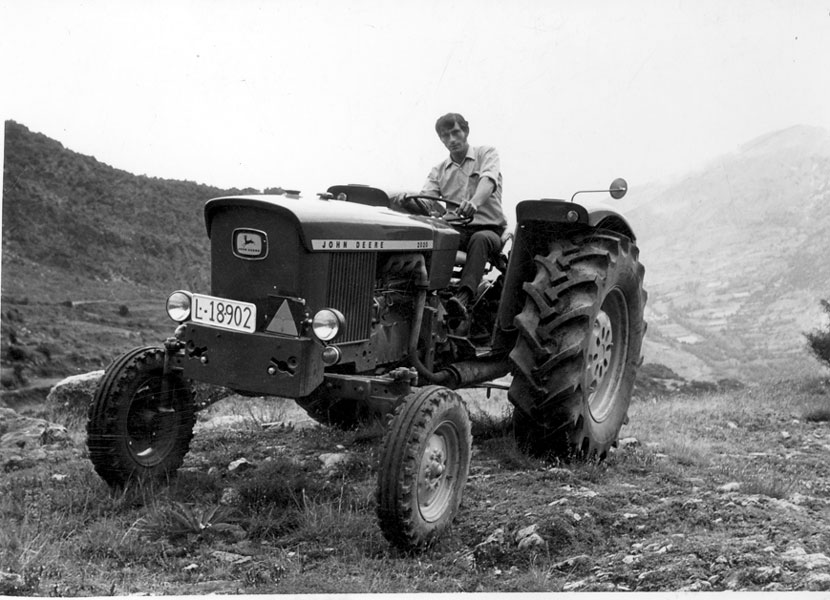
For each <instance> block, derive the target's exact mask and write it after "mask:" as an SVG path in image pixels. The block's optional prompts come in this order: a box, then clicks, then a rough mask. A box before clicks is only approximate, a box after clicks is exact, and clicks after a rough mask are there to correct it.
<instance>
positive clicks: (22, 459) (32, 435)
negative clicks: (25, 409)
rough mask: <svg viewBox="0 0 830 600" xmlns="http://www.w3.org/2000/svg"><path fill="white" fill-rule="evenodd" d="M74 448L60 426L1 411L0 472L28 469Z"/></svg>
mask: <svg viewBox="0 0 830 600" xmlns="http://www.w3.org/2000/svg"><path fill="white" fill-rule="evenodd" d="M73 448H74V442H73V441H72V438H71V437H70V436H69V432H68V431H67V429H66V427H64V426H63V425H58V424H56V423H50V422H49V421H46V420H44V419H37V418H34V417H27V416H23V415H19V414H17V413H16V412H15V411H14V410H12V409H10V408H0V470H3V471H14V470H19V469H27V468H30V467H33V466H35V465H36V464H37V463H38V462H40V461H43V460H46V459H47V458H49V457H51V456H55V455H56V454H58V453H61V452H66V451H71V450H72V449H73Z"/></svg>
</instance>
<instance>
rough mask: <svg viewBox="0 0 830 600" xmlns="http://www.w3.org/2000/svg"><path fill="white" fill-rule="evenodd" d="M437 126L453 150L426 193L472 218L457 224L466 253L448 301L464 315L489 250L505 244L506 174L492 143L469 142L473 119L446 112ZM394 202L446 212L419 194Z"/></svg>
mask: <svg viewBox="0 0 830 600" xmlns="http://www.w3.org/2000/svg"><path fill="white" fill-rule="evenodd" d="M435 132H436V133H437V134H438V138H439V139H440V140H441V143H442V144H444V146H446V148H447V150H449V151H450V155H449V157H448V158H446V159H444V160H443V161H441V162H440V163H438V164H437V165H436V166H435V167H433V168H432V170H431V171H430V172H429V175H428V176H427V180H426V182H425V183H424V186H423V189H422V190H421V194H422V195H427V196H440V197H441V200H442V201H443V202H444V203H445V204H446V205H447V208H446V210H448V211H454V212H455V213H457V214H458V215H459V216H461V217H466V218H468V219H471V220H470V221H469V222H467V223H466V224H463V225H461V224H454V225H453V226H454V227H455V228H456V229H457V230H458V232H459V233H460V234H461V242H460V246H459V250H464V251H466V253H467V260H466V262H465V264H464V267H463V270H462V272H461V279H460V281H459V288H458V292H456V294H455V295H454V296H453V297H452V298H450V300H449V301H448V302H447V312H448V313H449V314H450V316H452V317H456V318H464V317H466V315H467V307H468V305H469V303H470V301H471V300H472V299H473V298H474V297H475V291H476V288H477V287H478V284H479V283H480V282H481V278H482V276H483V275H484V269H485V266H486V264H487V261H488V259H489V257H490V256H492V255H493V254H494V253H495V252H496V251H497V250H498V249H499V248H500V247H501V236H502V234H503V233H504V231H505V229H506V227H507V219H505V217H504V212H503V211H502V208H501V194H502V176H501V166H500V161H499V155H498V152H497V151H496V149H495V148H493V147H492V146H471V145H470V144H469V142H468V141H467V136H468V135H469V133H470V125H469V124H468V123H467V121H466V120H465V119H464V117H462V116H461V115H460V114H458V113H448V114H446V115H444V116H442V117H440V118H439V119H438V121H436V123H435ZM393 206H395V207H397V208H401V209H403V210H406V211H409V212H413V213H420V214H430V213H434V212H439V213H440V212H444V209H443V207H440V205H438V204H437V203H434V202H430V201H428V200H423V199H419V198H408V199H404V198H396V199H393Z"/></svg>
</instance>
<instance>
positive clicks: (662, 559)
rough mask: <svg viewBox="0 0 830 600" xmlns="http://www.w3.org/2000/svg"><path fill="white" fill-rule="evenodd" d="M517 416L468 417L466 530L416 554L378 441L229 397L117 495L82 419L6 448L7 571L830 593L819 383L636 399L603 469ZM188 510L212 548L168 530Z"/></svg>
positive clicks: (385, 585) (94, 578) (162, 584)
mask: <svg viewBox="0 0 830 600" xmlns="http://www.w3.org/2000/svg"><path fill="white" fill-rule="evenodd" d="M496 416H498V415H496ZM502 416H503V417H504V418H503V419H501V420H500V419H499V418H493V414H492V411H491V414H490V415H489V417H488V418H484V417H482V416H480V415H479V416H478V417H477V416H475V411H474V423H475V426H476V429H475V433H476V437H475V443H474V454H473V458H472V465H471V473H470V477H469V480H468V482H467V484H466V487H465V490H464V500H463V503H462V506H461V509H460V511H459V513H458V516H457V519H456V521H455V523H454V525H453V527H452V529H451V530H450V531H449V532H448V534H447V535H445V536H444V537H443V538H442V539H441V540H439V541H438V543H437V544H436V545H435V546H434V547H432V548H430V549H427V550H425V551H424V552H421V553H418V554H415V555H406V554H402V553H400V552H399V551H397V550H395V549H394V548H393V547H392V546H391V545H390V544H389V543H388V542H387V541H386V540H385V539H384V538H383V536H382V535H381V533H380V530H379V528H378V525H377V522H376V518H375V515H374V510H375V500H374V490H375V484H376V480H377V466H376V465H377V453H378V448H379V447H380V443H381V440H382V436H383V433H384V431H383V429H382V428H379V427H377V426H375V427H368V428H364V429H362V430H357V431H351V432H342V431H339V430H334V429H329V428H324V427H319V426H315V425H314V424H313V423H312V422H310V421H309V420H308V419H307V418H306V417H304V416H303V413H302V412H301V411H299V410H298V409H297V407H296V406H295V405H293V403H291V402H286V401H278V402H275V401H273V400H269V399H254V400H251V399H247V400H246V399H241V398H237V399H235V400H234V399H227V400H223V401H221V402H219V403H217V404H215V405H213V406H211V407H210V408H208V409H207V410H206V411H204V412H203V413H201V414H200V416H199V422H198V423H197V431H196V436H195V438H194V440H193V442H192V445H191V451H190V453H189V454H188V456H187V457H186V459H185V464H184V466H183V468H182V469H181V471H180V473H179V477H178V478H177V479H176V480H175V481H174V482H172V483H171V485H170V486H167V487H164V488H163V489H159V490H155V491H153V493H152V495H151V496H149V497H148V496H147V495H146V494H145V495H143V496H140V497H139V496H136V495H133V496H121V497H113V496H112V495H111V494H110V493H109V491H108V490H107V488H106V486H105V485H104V484H103V482H102V481H101V480H100V479H99V478H98V477H97V475H95V473H94V472H93V470H92V466H91V465H90V463H89V461H88V458H87V456H86V450H85V447H84V441H83V438H84V436H83V431H82V429H83V423H82V422H81V421H77V420H76V421H75V422H74V424H73V423H72V422H69V437H70V438H71V445H70V447H69V448H65V449H63V450H58V449H52V448H46V449H45V450H43V449H41V450H43V452H41V453H40V454H38V457H39V458H38V459H32V460H29V461H28V462H27V461H23V462H20V461H10V459H9V457H10V455H11V454H14V451H13V450H8V449H6V450H5V454H4V466H3V469H4V471H5V473H4V476H3V484H2V488H3V495H2V498H3V500H2V511H0V520H2V525H3V526H2V527H0V530H2V529H3V528H4V527H5V528H6V529H7V530H8V531H10V532H13V533H14V535H16V536H17V539H18V541H17V542H12V541H11V538H10V537H9V536H10V535H12V534H11V533H10V534H8V535H7V536H0V542H2V544H0V561H2V562H1V563H0V571H5V572H8V573H13V574H14V573H17V574H19V575H20V577H24V576H26V574H28V575H27V576H28V577H29V580H27V581H29V582H30V583H29V587H28V588H25V587H24V588H21V589H23V590H24V591H26V590H28V591H29V592H30V594H29V595H36V594H46V595H48V594H49V593H50V592H54V591H57V592H59V593H62V594H64V595H102V594H103V593H108V592H110V591H113V592H115V593H119V594H124V593H154V594H155V593H182V594H191V593H212V592H217V593H237V592H248V593H263V592H278V593H289V592H290V593H331V592H350V593H360V592H446V591H462V592H498V591H527V592H531V591H560V592H561V591H573V592H584V591H594V592H604V591H637V592H648V591H666V590H673V591H724V590H751V591H768V592H769V591H779V592H780V591H802V590H814V591H824V590H830V527H828V522H830V520H828V517H830V466H828V465H830V461H828V458H830V430H828V423H827V419H828V418H830V395H828V388H827V385H826V384H825V383H824V382H822V381H819V380H810V381H801V382H792V381H789V382H778V383H772V384H769V385H767V386H761V387H753V388H747V389H744V390H735V391H732V392H729V393H717V394H701V395H676V396H668V397H663V396H661V397H653V398H640V399H635V401H634V402H633V403H632V406H631V410H630V416H631V421H630V423H629V425H627V426H625V427H624V428H623V431H622V437H621V442H620V447H619V448H618V449H617V450H616V451H615V452H614V453H613V454H612V455H611V456H610V457H609V459H608V460H606V461H605V462H603V463H600V464H595V463H555V462H546V461H542V460H537V459H532V458H528V457H527V456H525V455H523V454H521V453H520V452H518V450H517V449H516V447H515V444H514V442H513V439H512V434H511V432H510V423H509V421H510V420H509V411H503V415H502ZM10 453H11V454H10ZM332 457H335V458H334V459H332ZM241 459H244V460H241ZM234 465H236V466H234ZM240 466H241V467H244V468H240ZM182 507H184V508H182ZM220 507H224V508H223V509H222V512H221V515H222V516H221V518H220V517H219V516H217V515H219V514H220V513H219V512H217V509H218V508H220ZM34 510H37V511H38V513H37V515H34V513H33V512H32V511H34ZM177 510H178V511H182V510H184V511H185V512H186V513H188V514H190V515H191V516H193V515H197V516H198V515H201V517H200V518H201V519H202V520H203V521H204V523H203V525H205V527H204V529H203V530H201V533H198V532H195V531H188V530H187V528H185V531H184V534H183V535H180V536H176V535H173V533H175V532H174V531H173V529H171V527H170V523H171V521H170V520H169V518H170V517H171V515H173V514H174V513H175V512H176V511H177ZM206 515H207V516H206ZM35 516H37V517H38V519H39V523H40V525H35V520H34V517H35ZM211 518H213V519H214V522H211ZM165 519H167V520H165ZM191 521H192V519H191ZM197 521H198V519H197ZM12 524H14V525H13V526H12ZM27 524H28V525H27ZM220 526H221V527H220ZM50 531H53V532H55V533H54V534H53V533H50ZM89 532H95V537H94V539H93V538H92V537H90V536H91V534H90V533H89ZM211 532H213V534H211V535H208V534H210V533H211ZM219 532H223V533H222V534H220V533H219ZM229 532H230V533H229ZM180 533H181V532H180ZM226 534H227V535H226ZM50 535H54V536H56V537H54V538H50ZM529 537H532V541H531V542H524V543H522V540H525V539H526V538H529ZM102 539H103V540H106V541H104V542H102V541H101V540H102ZM159 556H166V557H167V559H165V560H164V561H162V563H161V564H159V562H158V557H159ZM113 572H115V573H118V575H117V576H116V577H115V579H113V577H112V573H113ZM33 574H36V575H37V577H35V575H33ZM21 581H22V580H21ZM21 585H22V584H21Z"/></svg>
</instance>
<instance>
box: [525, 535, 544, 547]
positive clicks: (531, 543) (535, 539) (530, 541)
mask: <svg viewBox="0 0 830 600" xmlns="http://www.w3.org/2000/svg"><path fill="white" fill-rule="evenodd" d="M544 545H545V540H544V539H542V536H541V535H539V534H538V533H531V534H530V535H528V536H527V537H523V538H522V539H521V541H520V542H519V550H525V549H527V548H538V547H540V546H544Z"/></svg>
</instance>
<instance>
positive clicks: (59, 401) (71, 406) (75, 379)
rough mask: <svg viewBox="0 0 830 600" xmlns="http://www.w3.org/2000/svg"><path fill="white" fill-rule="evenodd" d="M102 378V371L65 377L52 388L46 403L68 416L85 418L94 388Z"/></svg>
mask: <svg viewBox="0 0 830 600" xmlns="http://www.w3.org/2000/svg"><path fill="white" fill-rule="evenodd" d="M103 376H104V371H92V372H90V373H82V374H81V375H72V376H71V377H67V378H66V379H63V380H61V381H59V382H58V383H56V384H55V385H54V386H52V389H51V390H49V394H48V395H47V396H46V402H47V404H48V405H49V406H52V407H54V408H57V409H59V410H62V411H66V412H67V413H68V414H71V415H75V416H79V417H86V412H87V408H88V407H89V403H90V402H92V396H93V394H95V388H97V387H98V382H99V381H101V378H102V377H103Z"/></svg>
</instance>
